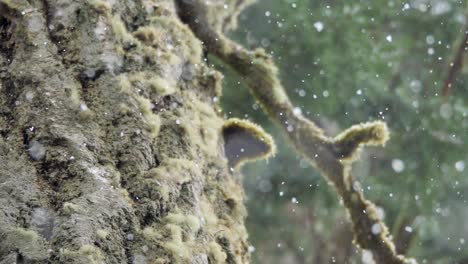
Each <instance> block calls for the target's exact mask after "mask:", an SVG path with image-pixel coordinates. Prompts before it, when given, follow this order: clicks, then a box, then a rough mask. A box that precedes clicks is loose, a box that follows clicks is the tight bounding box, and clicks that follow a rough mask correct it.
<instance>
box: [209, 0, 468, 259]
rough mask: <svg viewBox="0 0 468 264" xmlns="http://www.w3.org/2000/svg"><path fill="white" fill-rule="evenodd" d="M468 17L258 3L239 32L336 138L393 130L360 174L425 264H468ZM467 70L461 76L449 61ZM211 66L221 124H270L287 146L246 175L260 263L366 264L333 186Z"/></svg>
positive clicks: (367, 4) (387, 6) (426, 6)
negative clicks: (367, 125)
mask: <svg viewBox="0 0 468 264" xmlns="http://www.w3.org/2000/svg"><path fill="white" fill-rule="evenodd" d="M467 6H468V4H467V3H466V1H465V0H450V1H445V0H413V1H380V0H377V1H376V0H374V1H371V0H361V1H344V0H342V1H317V0H294V1H293V0H259V1H258V3H257V4H255V5H253V6H251V7H250V8H249V9H247V10H246V11H245V12H244V13H243V14H242V15H241V17H240V23H239V28H238V30H237V31H236V32H233V33H232V34H231V38H233V39H235V40H236V41H238V42H239V43H241V44H243V45H244V46H246V47H248V48H252V49H254V48H256V47H263V48H264V49H265V50H266V51H267V52H269V53H271V54H272V56H273V57H274V59H275V61H276V62H277V64H278V66H279V68H280V72H281V78H282V80H283V84H284V85H285V87H287V92H288V94H289V96H290V97H291V100H292V101H293V103H294V104H295V105H296V106H298V107H300V108H301V109H302V112H303V113H304V114H305V115H306V116H308V117H310V118H312V119H313V120H316V121H317V122H318V123H319V124H320V125H321V126H322V127H323V128H324V129H325V130H326V131H327V132H328V133H329V134H330V135H335V134H337V133H339V132H340V131H342V130H343V129H345V128H347V127H349V126H351V125H353V124H356V123H359V122H364V121H369V120H377V119H381V120H384V121H386V122H387V123H388V125H389V127H390V129H391V133H392V134H391V140H390V142H389V143H388V144H387V146H386V147H385V148H367V149H366V150H365V151H363V152H362V154H361V161H360V162H358V163H356V164H355V165H354V168H353V170H354V171H355V172H354V175H356V176H357V177H358V178H359V181H360V182H361V183H362V186H363V189H364V192H365V195H366V196H367V197H368V198H369V199H370V200H372V201H374V202H375V203H376V204H377V205H378V206H379V207H380V208H381V209H382V210H381V213H382V215H383V216H384V219H385V222H386V223H387V224H388V226H389V228H390V229H391V233H392V235H393V237H394V239H395V242H396V245H397V249H398V251H399V252H401V253H405V254H407V255H409V256H411V257H415V258H417V259H418V261H419V262H420V263H468V168H466V166H467V164H468V151H467V149H468V147H467V139H468V119H467V115H468V51H467V50H466V49H467V46H466V45H465V46H463V45H464V44H463V43H466V41H467V39H465V37H466V34H467V33H466V32H467V29H468V27H467V26H466V24H467V20H468V19H467V15H468V7H467ZM460 60H461V61H464V62H465V66H464V67H458V66H457V64H456V63H455V64H453V62H456V61H460ZM211 62H212V63H214V64H216V67H217V68H218V69H220V70H221V71H222V72H224V73H225V75H226V78H225V84H224V91H223V93H224V94H223V97H222V104H223V108H224V110H225V112H226V115H227V116H229V117H240V118H247V119H250V120H253V121H254V122H256V123H258V124H260V125H262V126H263V127H264V128H265V129H266V130H267V131H268V132H270V133H271V134H272V135H273V136H274V138H275V140H276V142H277V144H278V146H279V153H278V154H277V155H276V157H275V158H271V159H270V160H268V161H267V162H256V163H254V164H249V165H246V166H244V168H243V171H244V185H245V187H246V190H247V196H248V200H247V206H248V210H249V217H248V219H247V224H248V229H249V233H250V243H251V244H252V247H251V251H252V258H253V263H282V264H283V263H372V261H370V258H369V255H368V254H362V253H361V252H360V251H359V250H358V249H357V248H356V247H354V246H353V245H352V234H351V233H350V227H349V223H348V221H347V219H346V212H345V210H344V208H343V207H342V206H341V205H340V201H339V199H338V197H337V195H336V193H335V191H334V189H333V187H332V186H329V185H328V183H327V182H326V181H325V180H324V179H323V178H322V177H321V176H320V175H319V174H318V172H317V171H316V170H315V169H313V168H311V167H309V165H308V163H307V162H306V161H305V160H303V159H302V158H301V157H300V156H298V155H297V154H296V153H295V152H294V150H293V149H292V148H291V147H290V146H289V144H288V142H287V141H286V140H285V139H284V137H283V136H282V135H281V133H279V130H278V129H277V128H276V127H275V126H274V125H273V124H272V123H271V122H270V121H269V120H268V119H267V117H266V116H265V114H264V113H263V112H262V110H261V109H260V106H259V105H258V103H256V102H255V100H254V99H253V97H252V96H251V95H250V94H249V92H248V89H247V88H246V87H245V86H244V85H243V84H242V82H241V80H240V79H239V78H238V76H237V75H236V74H235V73H233V72H232V71H230V69H228V68H226V66H223V65H222V64H219V63H217V62H216V61H215V59H214V58H211ZM451 63H452V64H451ZM452 65H453V66H452ZM451 71H452V73H453V74H452V73H450V72H451ZM447 80H449V82H451V83H452V85H451V88H450V89H448V90H447V93H446V94H445V95H442V91H443V89H444V84H445V82H446V81H447Z"/></svg>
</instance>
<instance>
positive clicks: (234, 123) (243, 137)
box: [222, 118, 276, 168]
mask: <svg viewBox="0 0 468 264" xmlns="http://www.w3.org/2000/svg"><path fill="white" fill-rule="evenodd" d="M222 134H223V138H224V151H225V154H226V157H227V158H228V161H229V166H230V167H231V168H236V167H239V166H240V165H242V164H243V163H245V162H250V161H254V160H259V159H266V158H269V157H271V156H273V155H274V154H275V153H276V145H275V143H274V141H273V138H272V137H271V136H270V135H269V134H267V133H266V132H265V131H264V130H263V129H262V128H261V127H260V126H258V125H256V124H254V123H252V122H250V121H247V120H241V119H237V118H231V119H229V120H227V121H226V122H225V123H224V124H223V127H222Z"/></svg>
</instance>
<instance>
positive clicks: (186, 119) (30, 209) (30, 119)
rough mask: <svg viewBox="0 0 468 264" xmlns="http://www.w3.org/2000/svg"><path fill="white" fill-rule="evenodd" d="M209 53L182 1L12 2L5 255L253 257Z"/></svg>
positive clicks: (1, 180)
mask: <svg viewBox="0 0 468 264" xmlns="http://www.w3.org/2000/svg"><path fill="white" fill-rule="evenodd" d="M211 2H213V4H214V5H218V6H219V10H225V12H219V13H218V14H216V15H217V17H216V18H214V20H215V21H217V23H220V24H222V27H223V28H225V29H227V28H229V27H230V26H231V25H232V23H231V22H233V21H235V18H234V17H235V14H237V13H238V11H239V10H240V8H241V7H242V6H243V4H242V3H243V2H244V1H234V0H233V1H226V2H229V6H228V8H225V6H224V4H225V1H211ZM232 15H234V16H232ZM202 53H203V52H202V45H201V43H200V41H199V40H197V39H196V38H195V37H194V35H193V34H192V32H191V31H190V29H189V28H188V27H187V26H185V25H184V24H183V23H182V22H181V21H180V19H179V17H178V16H177V10H176V6H175V4H174V1H172V0H137V1H133V0H122V1H114V0H107V1H106V0H86V1H85V0H80V1H74V0H28V1H23V0H0V209H1V210H0V263H1V264H11V263H161V264H162V263H200V264H201V263H248V261H249V256H248V255H249V254H248V250H247V242H246V239H247V235H246V231H245V227H244V218H245V208H244V205H243V196H244V194H243V190H242V188H241V186H240V184H239V179H238V177H237V176H235V175H232V174H231V173H230V171H229V169H228V163H227V160H226V159H225V156H224V150H223V139H222V136H221V134H220V128H221V126H222V124H223V122H224V121H223V118H222V115H221V114H220V111H219V110H218V107H217V105H216V102H217V100H213V98H217V97H219V96H220V81H221V75H220V74H219V73H217V72H215V71H213V70H212V69H211V68H209V67H207V66H206V64H205V62H204V60H203V56H202Z"/></svg>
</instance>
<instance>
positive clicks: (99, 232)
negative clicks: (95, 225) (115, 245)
mask: <svg viewBox="0 0 468 264" xmlns="http://www.w3.org/2000/svg"><path fill="white" fill-rule="evenodd" d="M96 235H97V237H98V238H100V239H102V240H105V239H106V238H107V236H108V235H109V232H107V231H106V230H104V229H98V230H97V231H96Z"/></svg>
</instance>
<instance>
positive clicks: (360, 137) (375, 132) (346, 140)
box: [333, 121, 390, 160]
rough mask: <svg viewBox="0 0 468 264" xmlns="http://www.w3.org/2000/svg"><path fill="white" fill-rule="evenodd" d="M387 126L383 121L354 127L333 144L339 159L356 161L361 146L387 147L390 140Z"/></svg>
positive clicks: (344, 132) (339, 136)
mask: <svg viewBox="0 0 468 264" xmlns="http://www.w3.org/2000/svg"><path fill="white" fill-rule="evenodd" d="M389 135H390V133H389V131H388V128H387V125H386V124H385V123H384V122H382V121H375V122H369V123H362V124H358V125H354V126H352V127H350V128H348V129H347V130H345V131H343V132H342V133H341V134H339V135H338V136H336V137H335V139H334V140H333V144H334V145H335V151H336V153H337V157H338V158H340V159H342V160H354V159H355V156H356V155H355V154H356V153H357V150H358V148H359V147H360V146H365V145H373V146H378V145H385V143H386V142H387V141H388V139H389Z"/></svg>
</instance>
